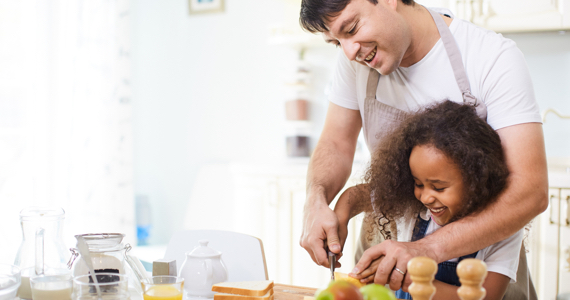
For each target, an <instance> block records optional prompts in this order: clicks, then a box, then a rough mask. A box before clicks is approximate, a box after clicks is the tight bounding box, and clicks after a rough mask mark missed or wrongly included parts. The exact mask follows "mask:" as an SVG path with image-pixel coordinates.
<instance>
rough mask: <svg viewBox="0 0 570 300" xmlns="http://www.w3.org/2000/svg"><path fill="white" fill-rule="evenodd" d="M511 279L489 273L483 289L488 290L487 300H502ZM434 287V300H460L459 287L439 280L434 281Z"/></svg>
mask: <svg viewBox="0 0 570 300" xmlns="http://www.w3.org/2000/svg"><path fill="white" fill-rule="evenodd" d="M510 281H511V279H510V278H509V277H507V276H505V275H503V274H499V273H495V272H489V273H488V274H487V278H486V279H485V282H484V283H483V287H484V288H485V290H487V295H486V296H485V300H501V299H503V296H504V295H505V292H506V291H507V286H508V285H509V282H510ZM433 285H434V286H435V288H436V292H435V296H434V297H433V299H434V300H459V296H457V290H458V289H459V287H458V286H454V285H451V284H447V283H445V282H441V281H439V280H434V281H433Z"/></svg>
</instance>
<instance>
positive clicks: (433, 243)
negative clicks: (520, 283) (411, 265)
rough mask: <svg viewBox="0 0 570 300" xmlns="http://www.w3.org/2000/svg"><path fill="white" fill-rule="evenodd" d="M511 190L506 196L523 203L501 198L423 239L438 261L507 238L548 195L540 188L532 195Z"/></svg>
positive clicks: (470, 251)
mask: <svg viewBox="0 0 570 300" xmlns="http://www.w3.org/2000/svg"><path fill="white" fill-rule="evenodd" d="M512 194H513V193H508V194H507V193H505V194H503V196H504V197H516V198H515V199H519V200H520V202H521V203H519V204H513V203H512V201H509V202H507V201H498V202H496V203H494V204H492V205H491V206H489V207H488V208H487V209H485V210H484V211H482V212H480V213H478V214H475V215H471V216H468V217H465V218H463V219H461V220H459V221H456V222H453V223H450V224H448V225H446V226H444V227H443V228H441V229H440V230H437V231H436V232H434V233H433V234H431V235H429V236H427V237H425V238H424V239H422V240H421V242H422V243H425V244H429V246H430V247H432V249H433V252H434V253H436V255H437V260H438V263H439V262H443V261H446V260H449V259H452V258H455V257H460V256H462V255H467V254H469V253H473V252H475V251H478V250H481V249H483V248H485V247H488V246H490V245H492V244H494V243H496V242H499V241H501V240H504V239H506V238H508V237H509V236H511V235H513V234H514V233H515V232H517V231H518V230H520V229H521V228H523V227H524V226H525V225H526V224H527V223H528V222H530V221H531V220H532V219H533V218H534V217H535V216H537V215H538V214H539V213H541V212H542V211H543V209H542V208H541V207H537V206H536V205H535V203H540V202H541V201H542V198H545V197H546V193H538V192H537V193H535V194H534V195H532V196H529V195H520V194H519V195H512ZM531 198H532V199H531ZM505 202H506V203H505ZM524 202H526V203H524ZM523 203H524V204H523Z"/></svg>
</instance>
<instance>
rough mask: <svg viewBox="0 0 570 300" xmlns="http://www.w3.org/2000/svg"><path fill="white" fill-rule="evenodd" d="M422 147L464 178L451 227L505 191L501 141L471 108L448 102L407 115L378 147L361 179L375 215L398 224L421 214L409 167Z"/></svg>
mask: <svg viewBox="0 0 570 300" xmlns="http://www.w3.org/2000/svg"><path fill="white" fill-rule="evenodd" d="M420 145H430V146H433V147H435V148H436V149H438V150H440V151H441V152H443V153H444V154H445V155H446V156H447V157H448V158H450V159H451V160H452V161H453V162H454V163H455V164H456V165H457V166H458V168H459V169H460V171H461V175H462V176H463V182H464V186H465V194H464V199H463V201H464V205H463V208H462V210H461V211H459V212H458V213H457V214H456V215H455V216H453V218H452V219H451V220H450V222H453V221H456V220H458V219H460V218H463V217H465V216H467V215H469V214H471V213H474V212H478V211H481V210H482V209H483V208H485V207H486V206H487V205H489V204H490V203H492V202H493V201H494V200H496V199H497V196H498V195H499V194H500V193H501V192H502V191H503V189H504V188H505V187H506V185H507V178H508V176H509V170H508V169H507V165H506V162H505V157H504V154H503V149H502V147H501V139H500V138H499V135H498V134H497V133H496V132H495V131H494V130H493V128H491V126H489V125H488V124H487V123H486V122H485V121H484V120H482V119H480V118H479V117H478V116H477V114H476V112H475V109H474V108H473V107H472V106H469V105H464V104H459V103H456V102H452V101H449V100H446V101H444V102H442V103H439V104H436V105H433V106H429V107H427V108H425V109H423V110H420V111H419V112H418V113H416V114H413V115H411V116H410V117H409V118H407V119H406V120H404V121H403V122H402V124H401V125H400V126H399V127H398V128H396V129H395V130H394V131H393V132H392V133H391V134H390V135H388V136H387V137H386V138H385V139H383V141H382V142H381V144H380V145H379V146H378V149H377V151H376V152H375V153H374V155H373V157H372V161H371V165H370V168H369V169H368V171H367V172H366V174H365V176H364V180H365V182H366V183H368V185H369V189H370V194H369V195H368V197H370V195H373V199H374V200H373V207H374V211H375V212H377V213H381V214H382V215H384V216H389V218H390V219H397V218H400V217H403V216H404V215H406V214H407V213H410V212H411V213H414V214H416V215H417V213H419V212H420V211H421V210H422V209H425V207H424V205H423V204H422V203H421V202H420V201H419V200H418V199H416V197H415V196H414V179H413V177H412V173H411V171H410V165H409V158H410V154H411V152H412V149H413V148H414V147H415V146H420ZM362 196H364V195H362ZM369 199H370V198H369Z"/></svg>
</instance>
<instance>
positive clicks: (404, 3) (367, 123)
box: [300, 0, 548, 296]
mask: <svg viewBox="0 0 570 300" xmlns="http://www.w3.org/2000/svg"><path fill="white" fill-rule="evenodd" d="M443 13H444V14H441V15H439V14H435V13H434V14H432V13H430V12H429V11H428V10H427V9H426V8H424V7H423V6H421V5H419V4H416V3H414V1H413V0H303V2H302V6H301V18H300V21H301V25H302V26H303V27H304V28H305V29H306V30H308V31H311V32H321V33H322V34H323V36H324V38H325V40H326V41H327V42H329V43H332V44H335V45H337V46H339V47H341V48H342V50H343V51H342V53H341V55H339V59H338V62H337V68H336V71H335V76H334V79H333V89H332V91H331V96H330V99H329V100H330V101H331V103H330V105H329V108H328V111H327V117H326V121H325V126H324V129H323V132H322V134H321V137H320V139H319V142H318V144H317V146H316V148H315V151H314V153H313V156H312V158H311V162H310V166H309V171H308V176H307V201H306V204H305V209H304V221H303V235H302V236H301V241H300V244H301V246H302V247H303V248H305V249H306V250H307V252H308V253H309V254H310V255H311V258H312V259H313V260H314V261H315V262H316V263H317V264H319V265H322V266H326V267H328V260H327V254H326V250H325V246H328V249H330V250H331V251H332V252H334V253H337V254H339V253H341V251H342V247H343V244H344V240H345V238H346V236H342V235H341V236H339V232H346V228H345V227H346V224H342V225H341V224H339V220H338V218H337V217H336V215H335V214H334V212H333V211H332V210H331V209H330V207H329V204H330V203H331V201H332V200H333V199H334V197H335V196H336V195H337V193H338V192H339V191H340V190H341V189H342V188H343V187H344V184H345V183H346V180H347V179H348V177H349V175H350V172H351V167H352V161H353V158H354V152H355V148H356V141H357V137H358V134H359V132H360V129H361V128H363V130H364V135H365V139H366V142H367V144H368V147H369V149H370V151H371V152H372V151H374V147H375V145H377V143H378V140H379V139H381V138H382V136H383V134H385V132H387V131H389V130H390V129H391V128H393V127H394V126H396V125H397V124H398V122H399V120H400V119H401V118H402V117H403V115H405V113H406V112H409V111H415V110H417V109H418V108H419V107H421V106H423V105H426V104H429V103H433V101H441V100H444V99H450V100H452V101H456V102H462V101H464V102H468V103H471V104H473V105H474V106H476V108H477V111H478V113H480V116H481V117H482V118H485V119H486V120H487V122H488V123H489V124H490V125H491V126H492V127H493V128H494V129H495V130H496V131H497V133H498V134H499V136H500V137H501V142H502V144H503V148H504V151H505V156H506V159H507V165H508V167H509V170H510V172H511V176H510V179H509V185H508V188H507V190H506V191H505V192H504V193H503V194H502V195H501V196H500V197H499V199H498V201H497V203H496V204H494V205H492V206H491V207H489V208H488V209H486V210H485V211H484V212H481V213H479V214H476V215H474V216H470V217H467V218H464V219H463V220H460V221H458V222H454V223H452V224H449V225H447V226H445V227H443V228H441V229H440V230H438V231H437V232H435V233H434V234H432V235H429V236H427V237H425V238H423V239H421V240H419V241H416V242H394V241H387V242H384V243H382V244H381V247H377V248H375V249H379V250H375V252H374V253H370V252H364V255H363V256H362V258H361V259H360V261H359V263H358V264H357V265H356V268H355V273H358V271H362V269H363V268H366V267H367V266H368V265H369V264H370V263H371V260H372V257H379V256H381V255H384V258H383V259H382V261H381V262H380V263H379V265H378V269H377V272H376V275H375V282H377V283H380V284H386V283H389V284H390V287H391V288H392V289H393V290H397V289H399V288H400V287H403V289H404V291H406V290H407V286H408V285H409V284H410V283H411V280H410V278H409V276H408V275H407V272H406V265H407V262H408V261H409V260H410V259H411V258H412V257H415V256H428V257H431V258H433V259H434V260H436V261H437V262H438V263H440V262H444V261H446V260H449V259H452V258H455V257H460V256H463V255H466V254H470V253H473V252H475V251H478V250H479V249H482V248H485V247H487V246H489V245H491V244H493V243H496V242H498V241H501V240H503V239H505V238H507V237H509V236H510V235H512V234H513V233H515V232H516V231H518V230H520V229H521V228H522V227H524V226H525V224H527V223H528V222H529V221H530V220H532V219H533V218H534V217H535V216H537V215H538V214H539V213H541V212H542V211H544V210H545V209H546V207H547V205H548V199H547V191H548V180H547V170H546V157H545V150H544V139H543V134H542V125H541V123H540V122H541V121H540V114H539V111H538V105H537V104H536V101H535V99H534V91H533V89H532V83H531V81H530V75H529V72H528V69H527V68H526V64H525V62H524V58H523V56H522V54H521V53H520V51H519V50H518V49H517V48H516V46H515V45H514V42H512V41H510V40H508V39H505V38H503V37H502V36H501V35H497V34H495V33H493V32H490V31H487V30H484V29H481V28H479V27H476V26H474V25H473V24H471V23H468V22H465V21H462V20H457V19H452V16H451V12H443ZM450 16H451V17H450ZM438 18H439V19H440V20H438ZM442 21H443V22H442ZM436 24H439V25H436ZM441 24H443V25H441ZM443 27H445V28H443ZM440 32H441V33H440ZM445 32H447V33H445ZM444 35H445V36H446V38H445V39H444ZM440 37H441V39H440ZM450 41H451V42H450ZM378 73H380V74H381V76H380V75H379V74H378ZM378 77H379V79H378ZM485 110H486V111H485ZM369 221H370V220H369ZM365 222H366V218H365ZM371 222H372V223H373V222H378V220H376V221H374V220H372V221H371ZM363 226H365V225H363ZM342 227H344V228H342ZM497 228H500V229H499V230H497ZM460 233H461V234H460ZM362 234H363V233H362V231H361V235H362ZM368 242H370V240H369V241H368ZM369 246H371V244H370V243H369V244H368V245H366V241H364V242H363V237H362V236H361V247H363V249H361V250H365V249H364V248H366V247H369ZM523 254H524V252H523ZM523 258H524V261H523V260H522V259H521V263H522V264H523V265H522V266H521V265H519V274H520V273H521V270H522V269H526V258H525V257H524V255H523ZM396 268H397V270H398V272H393V270H395V269H396ZM524 271H525V272H526V270H524ZM523 274H524V275H523V276H526V275H527V274H526V273H523ZM519 276H520V275H519ZM527 288H528V287H527ZM522 293H523V294H526V295H527V296H528V295H529V294H533V291H528V290H527V291H526V292H525V291H523V292H522ZM507 294H508V292H507Z"/></svg>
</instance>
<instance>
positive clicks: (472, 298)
mask: <svg viewBox="0 0 570 300" xmlns="http://www.w3.org/2000/svg"><path fill="white" fill-rule="evenodd" d="M457 276H459V281H461V287H460V288H459V289H458V290H457V295H458V296H459V298H460V299H461V300H481V299H483V298H485V295H486V294H487V291H485V288H484V287H483V281H485V277H487V265H486V264H485V263H484V262H483V261H481V260H478V259H474V258H467V259H464V260H462V261H461V262H460V263H459V264H458V265H457Z"/></svg>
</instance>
